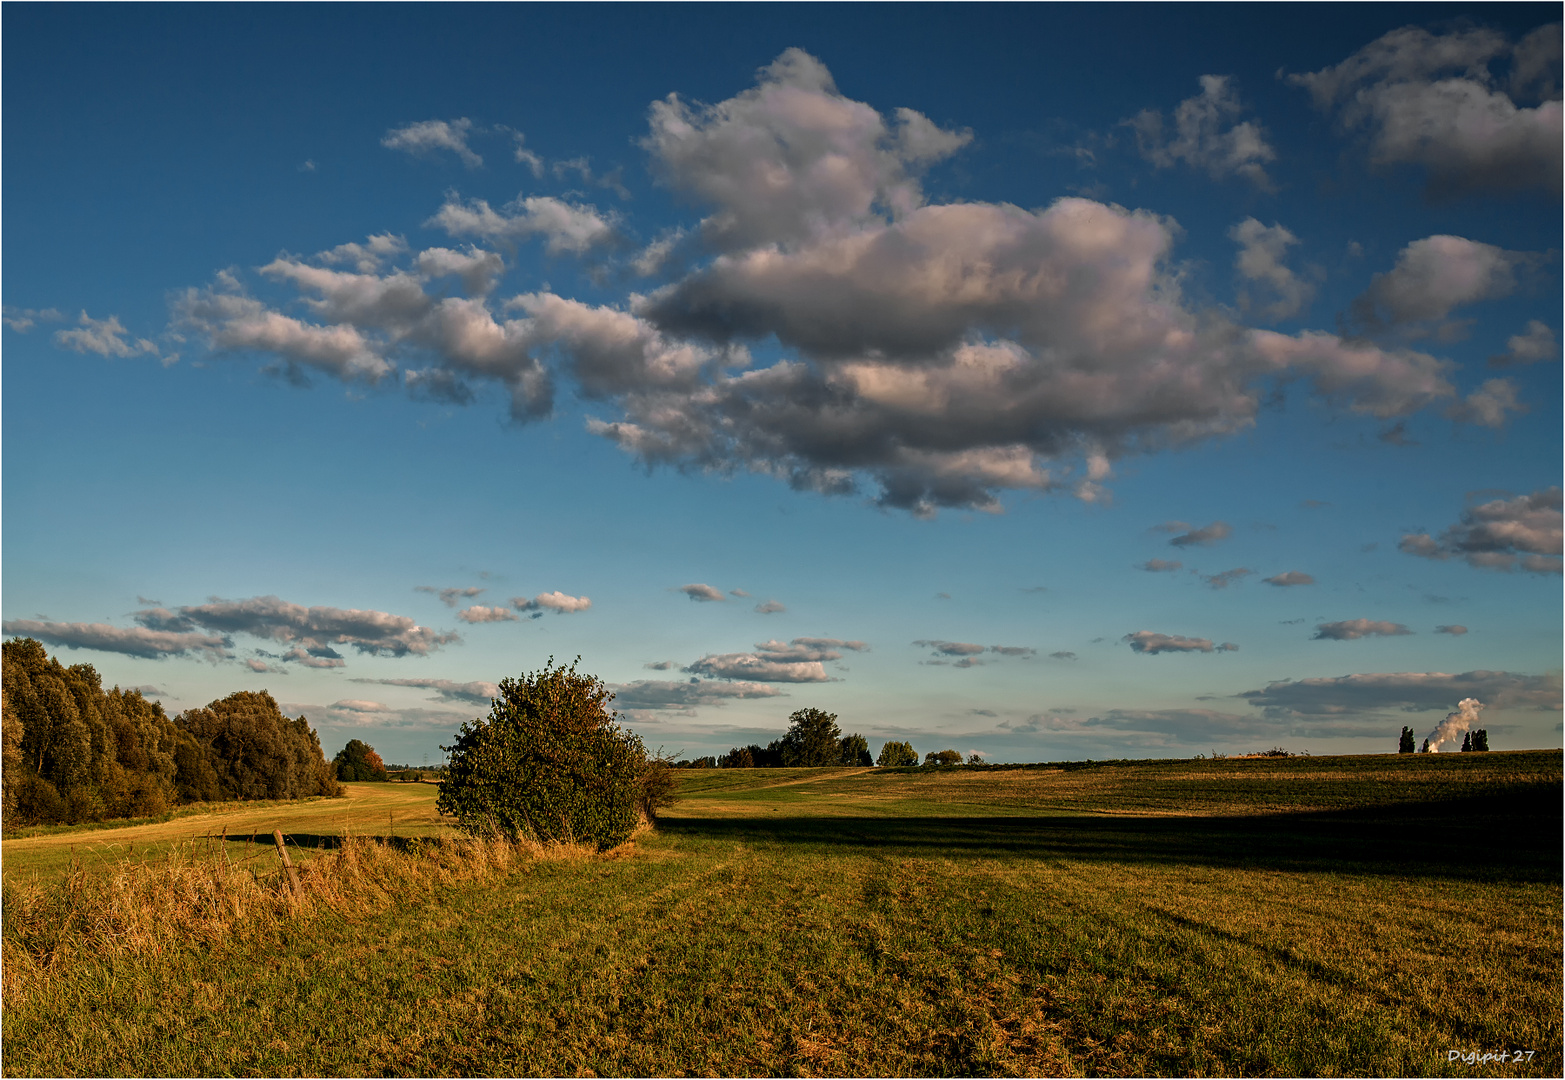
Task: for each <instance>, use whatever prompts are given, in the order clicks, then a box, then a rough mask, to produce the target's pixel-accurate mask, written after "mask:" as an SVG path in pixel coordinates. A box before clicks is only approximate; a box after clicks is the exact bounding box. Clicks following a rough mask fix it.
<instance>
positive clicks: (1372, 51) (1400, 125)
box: [1289, 25, 1561, 195]
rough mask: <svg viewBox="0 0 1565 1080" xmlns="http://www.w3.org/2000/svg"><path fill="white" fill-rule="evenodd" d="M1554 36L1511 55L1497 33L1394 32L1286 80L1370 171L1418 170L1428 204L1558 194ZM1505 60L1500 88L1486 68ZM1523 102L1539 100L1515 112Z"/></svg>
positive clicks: (1545, 31)
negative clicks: (1339, 130)
mask: <svg viewBox="0 0 1565 1080" xmlns="http://www.w3.org/2000/svg"><path fill="white" fill-rule="evenodd" d="M1559 33H1560V32H1559V27H1558V26H1557V25H1555V26H1551V27H1542V28H1540V29H1539V30H1536V31H1534V32H1533V33H1532V34H1531V35H1529V36H1528V38H1527V39H1525V40H1524V41H1523V43H1522V44H1521V45H1520V46H1517V47H1512V46H1511V45H1510V43H1509V42H1508V41H1507V40H1506V39H1505V37H1504V36H1503V35H1501V34H1499V33H1497V32H1496V31H1493V30H1488V29H1483V28H1475V29H1463V30H1455V31H1452V32H1450V33H1447V34H1432V33H1430V32H1429V31H1427V30H1424V29H1422V28H1420V27H1415V26H1405V27H1402V28H1401V29H1399V30H1393V31H1391V32H1390V33H1388V34H1385V35H1383V36H1382V37H1380V38H1378V39H1376V40H1375V41H1373V42H1371V43H1370V44H1368V45H1366V46H1365V47H1364V48H1362V49H1360V50H1359V51H1358V52H1356V53H1354V54H1353V55H1352V56H1350V57H1348V59H1346V60H1344V61H1342V62H1341V63H1340V64H1337V65H1335V66H1333V67H1327V68H1323V69H1322V70H1320V71H1317V72H1313V73H1310V74H1303V75H1291V76H1289V81H1290V82H1292V83H1294V84H1295V85H1297V86H1303V87H1305V88H1306V89H1308V90H1309V91H1310V93H1311V95H1312V96H1313V97H1314V99H1315V104H1316V106H1317V107H1319V108H1321V109H1323V110H1328V111H1331V110H1335V111H1336V113H1337V116H1338V119H1339V120H1340V121H1341V123H1342V125H1343V127H1344V128H1345V129H1347V130H1350V131H1351V130H1362V131H1364V132H1366V133H1367V135H1368V139H1369V157H1370V161H1371V162H1372V163H1373V164H1375V165H1381V166H1385V165H1394V164H1399V163H1407V164H1416V165H1423V166H1425V167H1426V168H1427V169H1428V171H1429V190H1430V192H1431V194H1435V195H1455V194H1462V193H1467V192H1482V191H1507V190H1516V189H1526V188H1542V189H1544V190H1546V191H1553V192H1558V191H1559V190H1560V160H1561V141H1560V132H1561V110H1560V101H1559V90H1558V85H1557V82H1556V81H1555V80H1556V79H1557V75H1556V76H1554V77H1552V78H1551V77H1550V76H1551V74H1552V73H1554V72H1557V69H1558V64H1559V48H1560V45H1559ZM1506 59H1510V60H1511V61H1512V76H1513V78H1512V79H1511V85H1510V86H1509V87H1506V86H1505V85H1504V83H1503V81H1502V80H1501V79H1500V78H1499V77H1497V76H1496V74H1495V73H1494V71H1493V70H1492V69H1491V65H1492V64H1494V63H1496V62H1498V61H1503V60H1506ZM1529 95H1533V96H1537V97H1543V98H1545V99H1546V100H1543V101H1541V102H1539V104H1537V105H1535V106H1524V105H1518V99H1520V100H1525V99H1526V98H1527V97H1528V96H1529Z"/></svg>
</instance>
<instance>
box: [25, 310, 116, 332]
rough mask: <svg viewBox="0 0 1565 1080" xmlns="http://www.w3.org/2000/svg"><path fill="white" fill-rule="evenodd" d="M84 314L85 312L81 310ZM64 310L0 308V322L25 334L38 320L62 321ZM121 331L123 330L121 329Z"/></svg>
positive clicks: (63, 319)
mask: <svg viewBox="0 0 1565 1080" xmlns="http://www.w3.org/2000/svg"><path fill="white" fill-rule="evenodd" d="M83 314H86V312H83ZM64 321H65V314H64V312H61V311H57V310H55V309H54V308H43V309H41V310H40V309H37V308H18V307H10V306H7V307H4V308H0V322H3V323H4V324H5V325H6V326H9V327H10V328H11V329H12V330H15V331H16V332H17V333H18V334H25V333H27V332H28V331H29V330H31V329H32V328H33V327H34V326H36V325H37V324H38V323H40V322H64ZM122 332H123V331H122Z"/></svg>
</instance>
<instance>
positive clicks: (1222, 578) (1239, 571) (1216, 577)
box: [1201, 566, 1255, 589]
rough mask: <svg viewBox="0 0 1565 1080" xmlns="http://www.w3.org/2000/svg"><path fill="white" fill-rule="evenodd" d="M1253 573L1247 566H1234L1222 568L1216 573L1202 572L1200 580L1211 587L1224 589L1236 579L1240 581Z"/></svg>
mask: <svg viewBox="0 0 1565 1080" xmlns="http://www.w3.org/2000/svg"><path fill="white" fill-rule="evenodd" d="M1253 573H1255V571H1254V570H1251V569H1250V568H1249V567H1248V566H1236V567H1234V568H1233V569H1232V570H1224V571H1222V572H1221V573H1217V574H1202V575H1201V580H1202V581H1204V582H1206V584H1207V586H1208V587H1210V588H1213V589H1226V588H1228V586H1230V585H1232V584H1233V583H1234V582H1236V581H1242V580H1243V579H1244V578H1247V577H1249V576H1250V575H1251V574H1253Z"/></svg>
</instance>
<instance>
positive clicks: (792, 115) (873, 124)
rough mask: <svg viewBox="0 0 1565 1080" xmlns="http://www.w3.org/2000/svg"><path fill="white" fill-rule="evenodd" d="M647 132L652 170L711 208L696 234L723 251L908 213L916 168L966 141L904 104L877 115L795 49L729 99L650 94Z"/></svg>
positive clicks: (916, 200)
mask: <svg viewBox="0 0 1565 1080" xmlns="http://www.w3.org/2000/svg"><path fill="white" fill-rule="evenodd" d="M651 129H652V130H651V133H650V134H649V135H648V136H647V137H646V139H644V140H643V143H642V145H643V146H644V147H645V148H646V149H647V150H648V151H650V152H651V153H652V155H653V158H654V161H655V163H656V166H657V169H658V171H659V174H660V176H661V178H662V179H663V181H664V182H665V183H667V184H668V185H669V186H670V187H672V188H674V189H675V190H678V191H682V192H686V193H689V194H692V195H695V196H696V197H698V198H699V199H701V200H702V201H704V202H706V203H708V204H710V205H712V206H714V207H715V208H716V210H715V212H714V213H713V214H712V215H711V216H710V217H708V218H707V219H706V220H705V221H703V222H702V232H703V234H704V235H705V237H706V239H707V241H708V242H709V243H711V244H713V245H715V246H717V247H719V248H721V249H727V250H732V249H736V248H747V247H750V246H752V245H758V244H765V243H768V242H772V241H779V240H780V241H784V242H786V241H796V240H801V239H804V238H806V237H809V236H812V235H816V234H818V233H821V232H823V231H829V230H833V229H836V228H839V227H842V226H853V225H856V224H860V223H864V222H869V221H878V220H879V218H880V217H881V216H882V215H886V214H889V215H891V216H901V215H903V214H906V213H907V212H909V211H911V210H912V209H914V208H915V207H917V206H919V205H921V204H922V203H923V201H924V200H923V193H922V191H921V189H920V186H919V180H918V177H919V174H920V173H921V172H922V171H923V170H924V169H925V168H927V167H928V166H929V165H930V164H932V163H933V162H936V161H939V160H940V159H942V158H945V157H949V156H950V155H951V154H953V153H955V152H956V151H957V150H959V149H960V148H961V147H962V146H964V145H965V144H966V143H967V142H968V141H969V140H970V138H971V136H970V135H969V134H967V133H965V132H955V131H945V130H943V129H941V128H939V127H937V126H936V125H934V124H932V123H931V122H930V121H929V120H928V119H927V118H926V117H924V116H923V115H921V114H919V113H917V112H914V111H913V110H911V109H899V110H897V112H896V120H895V122H894V123H891V124H888V123H886V121H885V120H884V119H883V118H882V117H881V115H880V114H879V113H878V112H877V111H876V110H875V109H874V108H872V107H871V106H869V105H866V104H864V103H863V102H858V101H853V100H850V99H849V98H846V97H844V96H842V94H840V93H838V91H837V88H836V85H835V84H834V83H833V81H832V77H831V73H830V72H828V71H827V70H826V68H825V66H824V65H823V64H822V63H821V62H820V61H819V60H817V59H815V58H814V57H813V56H810V55H809V54H808V53H805V52H803V51H802V50H799V49H789V50H787V51H786V52H784V53H783V54H782V55H781V56H779V57H778V58H777V60H776V61H774V62H773V63H772V64H770V65H768V66H767V67H765V68H763V69H761V71H760V72H759V73H758V80H757V85H756V86H755V87H754V88H752V89H750V90H746V91H744V92H743V93H741V94H739V95H737V96H735V97H732V98H729V99H728V100H727V101H723V102H719V103H718V104H716V105H710V106H692V105H690V104H688V103H686V102H685V101H683V100H681V99H680V98H679V96H678V95H677V94H670V95H669V96H668V97H667V98H664V99H663V100H662V101H657V102H654V103H653V105H652V111H651Z"/></svg>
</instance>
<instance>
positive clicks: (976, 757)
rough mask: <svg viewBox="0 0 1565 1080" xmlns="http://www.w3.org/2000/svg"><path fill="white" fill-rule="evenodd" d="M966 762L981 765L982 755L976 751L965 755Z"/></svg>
mask: <svg viewBox="0 0 1565 1080" xmlns="http://www.w3.org/2000/svg"><path fill="white" fill-rule="evenodd" d="M967 763H968V764H969V765H982V764H983V763H984V758H983V755H982V754H978V753H973V754H969V755H967Z"/></svg>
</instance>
